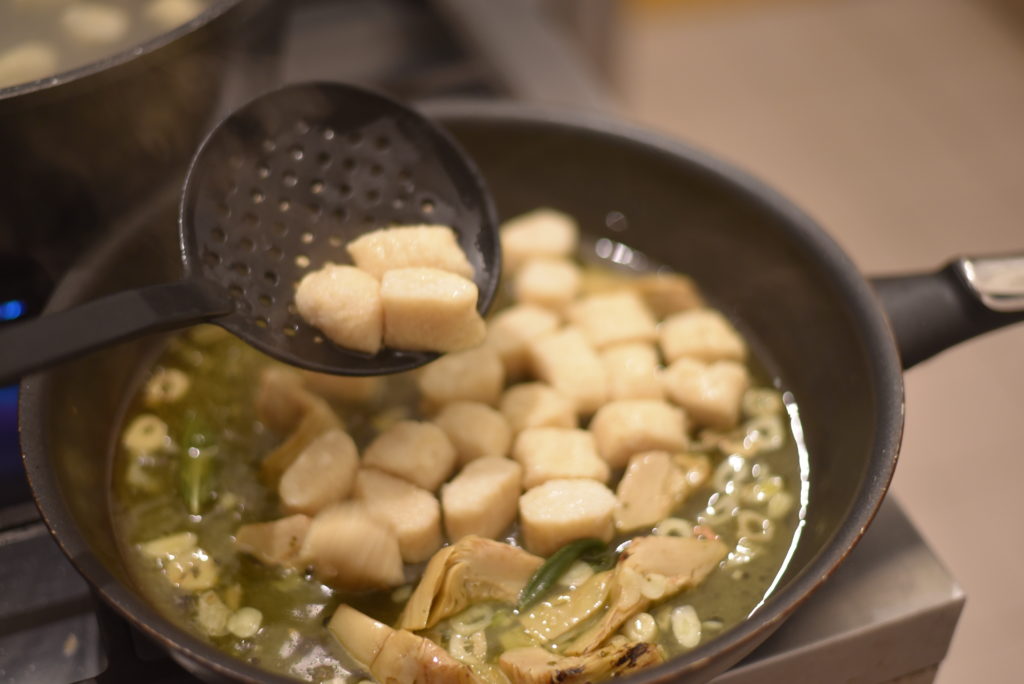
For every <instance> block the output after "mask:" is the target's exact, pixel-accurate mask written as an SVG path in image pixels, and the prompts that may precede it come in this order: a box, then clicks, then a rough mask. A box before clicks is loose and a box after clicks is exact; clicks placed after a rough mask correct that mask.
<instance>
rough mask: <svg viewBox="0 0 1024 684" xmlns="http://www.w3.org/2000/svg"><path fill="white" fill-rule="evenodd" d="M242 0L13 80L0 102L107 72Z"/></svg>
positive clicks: (217, 2)
mask: <svg viewBox="0 0 1024 684" xmlns="http://www.w3.org/2000/svg"><path fill="white" fill-rule="evenodd" d="M243 1H244V0H213V2H212V3H211V5H210V6H209V7H207V8H206V9H204V10H203V11H202V12H200V13H199V14H197V15H196V16H195V17H193V18H192V19H190V20H189V21H187V22H185V23H184V24H181V25H179V26H176V27H175V28H173V29H171V30H170V31H164V32H162V33H158V34H157V35H156V36H154V37H152V38H150V39H149V40H146V41H144V42H142V43H135V44H133V45H131V46H129V47H127V48H125V49H123V50H120V51H118V52H115V53H113V54H111V55H107V56H106V57H102V58H100V59H97V60H95V61H92V62H88V63H86V64H81V65H79V66H77V67H74V68H72V69H67V70H65V71H60V72H57V73H55V74H50V75H49V76H43V77H42V78H37V79H35V80H32V81H25V82H23V83H16V84H14V85H10V86H5V87H0V103H2V102H3V101H5V100H11V99H14V98H17V97H20V96H22V95H28V94H30V93H37V92H42V91H46V90H51V89H53V88H56V87H58V86H62V85H66V84H68V83H72V82H74V81H78V80H81V79H83V78H85V77H87V76H91V75H93V74H98V73H100V72H103V71H107V70H109V69H112V68H114V67H117V66H120V65H122V64H125V63H127V62H131V61H133V60H135V59H138V58H140V57H143V56H144V55H147V54H149V53H151V52H155V51H157V50H159V49H160V48H162V47H164V46H166V45H169V44H171V43H173V42H175V41H176V40H178V39H180V38H183V37H184V36H186V35H188V34H190V33H193V32H194V31H196V30H197V29H199V28H201V27H203V26H205V25H206V24H209V23H210V22H212V21H213V20H214V19H217V18H218V17H220V16H221V15H222V14H225V13H226V12H227V11H228V10H230V9H231V8H232V7H234V6H235V5H237V4H239V3H241V2H243Z"/></svg>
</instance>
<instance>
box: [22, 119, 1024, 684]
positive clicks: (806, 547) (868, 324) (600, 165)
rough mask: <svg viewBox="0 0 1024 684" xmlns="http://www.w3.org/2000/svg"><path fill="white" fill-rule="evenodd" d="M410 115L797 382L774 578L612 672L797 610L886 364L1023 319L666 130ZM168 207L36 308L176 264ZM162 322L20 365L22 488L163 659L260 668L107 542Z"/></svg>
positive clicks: (882, 466) (883, 455) (813, 576)
mask: <svg viewBox="0 0 1024 684" xmlns="http://www.w3.org/2000/svg"><path fill="white" fill-rule="evenodd" d="M428 112H429V113H431V114H433V115H435V116H437V117H438V118H439V119H440V120H441V122H442V123H443V124H444V125H445V126H447V127H448V129H449V130H450V131H451V132H452V133H453V134H454V135H455V136H456V138H457V139H458V140H459V141H460V142H461V143H462V145H463V146H464V147H465V149H466V150H467V151H468V152H469V154H470V156H472V157H473V158H474V160H475V161H476V163H477V164H478V165H479V167H480V169H481V171H482V172H483V175H484V177H485V178H486V180H487V182H488V184H489V186H490V188H491V191H492V192H493V194H494V198H495V201H496V204H497V207H498V211H499V213H500V214H501V215H502V216H511V215H513V214H516V213H518V212H521V211H525V210H528V209H531V208H534V207H536V206H540V205H547V206H553V207H555V208H558V209H561V210H563V211H566V212H568V213H569V214H572V215H574V216H575V217H577V218H578V219H579V221H580V224H581V226H582V227H583V228H584V230H585V231H587V232H588V233H589V234H590V235H591V236H592V237H595V238H606V239H608V240H612V241H615V242H622V243H624V244H627V245H629V246H630V247H631V248H633V249H634V250H638V251H640V252H643V253H644V254H647V255H649V256H650V257H651V258H653V259H656V260H657V261H658V262H661V263H663V264H666V265H668V266H671V267H672V268H674V269H677V270H679V271H682V272H685V273H689V274H690V275H692V276H693V277H695V278H696V279H697V281H698V282H699V283H700V285H701V287H702V288H703V290H704V291H705V292H706V293H707V294H708V296H709V297H710V298H711V299H712V300H713V301H714V303H715V304H716V305H717V306H719V307H721V308H722V309H723V311H724V312H725V313H726V314H727V315H728V316H730V317H731V318H732V319H733V320H734V321H735V322H736V324H737V325H738V326H739V327H740V328H741V329H742V331H743V332H744V333H745V334H746V335H747V337H748V339H750V340H751V343H752V345H753V346H754V347H755V349H756V351H757V352H758V355H759V356H760V358H762V359H764V360H765V361H766V362H767V365H768V368H769V371H770V372H772V373H774V374H775V375H777V376H778V377H779V378H781V381H782V384H783V385H784V386H785V388H786V389H787V390H788V391H790V392H792V393H793V395H794V396H795V398H796V401H797V404H798V406H799V409H800V415H801V420H802V423H803V427H804V432H805V439H806V444H807V448H808V452H809V454H810V490H809V491H810V500H809V508H808V513H807V524H806V527H805V529H804V531H803V535H802V537H801V540H800V543H799V545H798V546H797V549H796V551H795V554H794V556H793V558H792V560H791V562H790V564H789V566H788V570H787V571H786V574H785V575H784V576H783V578H782V581H781V582H780V584H779V585H778V587H777V589H776V591H775V592H774V594H773V595H772V597H771V598H770V599H769V600H767V601H766V602H765V603H764V605H763V606H762V607H761V608H760V609H759V610H758V611H757V612H755V613H754V614H753V615H752V616H751V617H750V618H748V619H747V620H746V622H744V623H743V624H741V625H740V626H738V627H736V628H734V629H732V630H730V631H728V632H726V633H725V634H723V635H722V636H721V637H719V638H718V639H715V640H713V641H711V642H709V643H707V644H705V645H703V646H701V647H700V648H698V649H696V650H694V651H692V652H691V653H689V654H688V655H687V656H686V657H682V658H678V659H675V660H671V661H669V662H667V663H665V664H664V665H662V666H659V667H658V668H655V669H652V670H649V671H645V672H642V673H640V674H638V675H636V676H635V677H634V678H633V679H631V680H630V681H634V682H669V681H671V682H688V683H697V682H705V681H707V680H709V679H711V678H712V677H713V676H714V675H715V674H717V673H719V672H721V671H723V670H724V669H726V668H728V667H729V666H730V665H732V664H733V663H735V662H736V661H737V660H739V659H740V658H741V657H742V656H743V655H744V654H746V653H747V652H749V651H750V650H751V649H753V648H754V647H755V646H756V645H757V644H759V643H760V642H761V641H763V640H764V639H766V638H767V637H768V636H769V635H770V634H771V633H772V632H773V631H774V630H775V629H776V628H777V627H778V626H779V625H780V624H781V623H782V621H783V620H785V619H786V617H787V616H788V615H790V614H791V613H792V612H793V611H794V610H797V609H798V608H799V605H800V604H801V603H802V602H803V601H804V600H805V599H806V598H807V597H808V596H809V595H810V594H811V593H812V592H813V591H814V590H815V589H816V588H817V587H818V586H820V585H821V583H822V582H824V581H826V580H827V578H828V577H829V575H831V573H832V572H833V571H834V570H835V569H836V567H837V566H838V565H839V564H840V563H841V562H842V561H843V559H844V558H845V557H846V556H847V554H848V553H849V552H850V550H851V549H852V548H853V546H854V545H855V544H856V543H857V541H858V540H859V539H860V537H861V535H862V534H863V533H864V531H865V529H866V528H867V526H868V525H869V524H870V522H871V520H872V518H873V517H874V515H875V512H876V511H877V509H878V506H879V504H880V503H881V501H882V498H883V497H884V496H885V493H886V490H887V488H888V485H889V481H890V479H891V477H892V474H893V470H894V468H895V466H896V459H897V453H898V451H899V445H900V437H901V434H902V427H903V375H902V371H903V368H904V367H905V366H909V365H912V364H913V363H916V362H917V361H920V360H922V359H924V358H927V357H928V356H930V355H932V354H934V353H936V352H938V351H940V350H941V349H943V348H945V347H947V346H949V345H951V344H955V343H956V342H958V341H960V340H962V339H966V338H967V337H969V336H972V335H976V334H979V333H981V332H984V331H985V330H989V329H992V328H994V327H998V326H1000V325H1004V324H1007V323H1011V322H1015V321H1017V320H1020V319H1021V318H1024V314H1022V313H1021V311H1020V309H1021V308H1022V307H1020V306H1019V303H1018V300H1016V299H1014V298H1013V294H1014V287H1013V278H1012V277H1010V276H1007V273H1012V271H1007V270H1006V269H1005V267H1007V266H1009V267H1010V268H1012V267H1013V266H1014V265H1015V262H1014V261H1013V260H1009V261H1004V260H962V261H957V262H954V263H953V265H952V266H950V267H948V268H945V269H942V270H940V271H937V272H936V273H933V274H925V275H917V276H907V277H899V278H888V279H885V280H883V281H878V282H876V283H875V285H876V286H877V287H873V286H872V283H869V282H868V281H867V280H865V278H864V277H863V276H862V275H861V274H860V273H859V272H858V271H857V269H856V268H855V267H854V266H853V264H852V263H851V262H850V261H849V259H848V258H847V257H846V256H845V255H844V254H843V252H842V251H841V250H840V249H839V247H838V246H837V245H836V244H835V243H834V242H833V241H832V240H831V239H830V238H829V237H828V236H827V235H826V234H825V233H824V232H823V231H822V230H821V229H820V228H819V227H818V226H817V225H816V224H815V223H814V222H813V221H811V220H810V219H809V218H808V217H807V216H805V215H804V214H802V213H801V212H800V211H799V210H798V209H797V208H795V207H794V206H792V205H791V204H789V203H788V202H787V201H786V200H784V199H783V198H781V197H780V196H778V195H777V194H775V193H774V192H773V191H772V190H771V189H769V188H768V187H766V186H764V185H762V184H761V183H759V182H758V181H756V180H754V179H752V178H750V177H749V176H746V175H745V174H743V173H741V172H739V171H737V170H735V169H733V168H731V167H728V166H726V165H725V164H722V163H721V162H719V161H717V160H716V159H714V158H713V157H710V156H708V155H706V154H704V153H702V152H699V151H696V150H694V149H692V148H690V147H687V146H685V145H682V144H680V143H677V142H674V141H671V140H667V139H665V138H662V137H659V136H656V135H653V134H650V133H647V132H644V131H639V130H636V129H632V128H629V127H627V126H624V125H622V124H619V123H614V122H609V121H606V120H602V119H593V118H589V117H585V116H580V115H571V114H553V113H550V112H542V111H536V110H529V109H524V108H522V107H521V106H518V105H511V104H500V103H480V102H473V103H451V104H441V105H437V106H434V107H432V108H430V109H429V110H428ZM171 206H173V204H169V205H168V209H167V210H166V211H163V212H161V211H154V212H152V213H151V214H150V215H144V216H138V217H135V218H134V220H133V221H131V222H129V223H127V224H126V225H124V226H122V227H121V229H120V230H119V231H118V232H117V233H116V234H115V235H114V236H113V237H112V238H111V239H110V240H109V241H108V242H106V243H105V244H104V245H102V247H101V248H99V249H98V250H97V251H96V252H94V253H92V254H91V255H89V256H88V257H87V258H85V259H83V260H82V261H81V262H80V264H79V265H78V266H77V267H76V268H74V269H73V270H72V272H71V273H70V274H69V275H68V277H67V278H66V279H65V281H64V282H63V283H62V284H61V286H60V287H59V288H58V290H57V292H56V294H55V296H54V298H53V301H52V303H51V307H52V308H53V309H59V308H64V307H68V306H71V305H73V304H76V303H79V302H82V301H85V300H88V299H90V298H93V297H96V296H98V295H100V294H104V293H106V292H110V291H115V290H119V289H124V288H126V287H134V286H139V285H144V284H148V283H151V282H158V281H160V280H167V279H172V278H174V277H176V276H178V275H179V274H178V272H177V269H178V268H179V266H180V265H179V263H178V261H177V259H176V258H175V251H174V249H173V245H174V239H175V223H174V218H175V217H174V212H173V209H171V208H170V207H171ZM889 317H891V319H892V325H891V326H890V323H889ZM894 331H895V334H894ZM162 339H163V338H150V339H146V340H141V341H135V342H131V343H128V344H123V345H121V346H118V347H115V348H111V349H106V350H103V351H101V352H97V353H95V354H92V355H91V356H88V357H85V358H82V359H80V360H77V361H75V362H73V363H68V364H66V365H64V366H61V367H59V368H56V369H53V370H50V371H47V372H45V373H41V374H38V375H35V376H32V377H29V378H27V379H25V381H24V382H23V383H22V388H21V390H22V391H21V407H20V426H21V440H22V448H23V452H24V457H25V464H26V469H27V471H28V474H29V480H30V483H31V486H32V489H33V491H34V493H35V496H36V500H37V503H38V505H39V508H40V510H41V512H42V514H43V517H44V518H45V520H46V522H47V524H48V525H49V526H50V529H51V531H52V532H53V535H54V537H55V538H56V539H57V541H58V542H59V543H60V545H61V546H62V548H63V549H64V551H65V553H66V554H67V555H68V556H69V557H70V558H71V560H72V561H73V562H74V563H75V565H76V566H77V567H78V569H79V570H80V571H81V572H82V574H83V575H84V576H85V577H86V578H87V579H88V580H89V581H90V582H91V583H92V585H93V586H94V587H95V588H96V589H97V591H98V593H99V594H100V595H101V596H102V597H103V598H104V599H105V600H106V601H107V602H108V603H110V604H111V605H112V606H113V607H114V608H115V609H116V610H117V611H118V612H120V613H121V614H122V615H124V616H126V617H127V618H128V619H129V620H131V622H132V623H133V624H134V625H136V626H137V627H138V628H140V629H141V630H142V631H143V632H144V633H146V634H148V635H149V636H151V637H153V638H154V639H156V640H157V641H158V642H159V643H161V644H162V645H163V646H164V647H166V648H167V649H168V651H170V653H171V654H172V655H173V656H174V657H175V658H176V659H177V660H178V661H179V662H181V663H182V664H184V665H185V666H186V667H188V668H189V669H190V670H192V671H194V672H197V673H199V674H200V675H201V676H203V677H205V678H211V679H213V678H216V679H221V678H229V679H239V680H259V679H263V680H269V681H277V679H275V678H274V677H272V676H270V675H267V674H265V673H263V672H261V671H260V670H259V669H257V668H256V667H254V666H252V665H249V664H247V663H243V662H242V661H239V660H236V659H234V658H231V657H230V656H227V655H226V654H224V653H221V652H220V651H218V650H216V649H215V648H214V647H213V646H211V645H209V644H207V643H205V642H203V641H201V640H199V639H197V638H196V637H194V636H192V635H191V634H190V633H188V632H186V631H185V630H183V629H182V628H180V627H178V626H176V625H175V624H174V623H173V622H171V621H170V620H168V619H167V618H165V617H163V616H161V615H160V614H159V613H158V612H157V611H156V610H155V609H153V608H152V607H150V605H149V604H148V603H147V601H146V600H145V599H144V598H143V594H142V592H141V591H140V590H139V589H138V588H137V587H135V586H134V585H133V582H132V580H131V578H130V576H129V573H128V571H127V568H126V567H125V564H124V562H123V560H122V558H121V557H120V555H119V552H118V550H117V547H116V545H115V542H114V529H113V524H112V519H111V515H112V514H111V509H110V503H109V500H108V497H107V495H106V492H107V491H108V490H109V482H110V462H111V458H112V453H113V447H114V445H115V443H116V435H117V429H118V425H119V420H120V418H121V416H122V415H123V412H124V410H125V406H126V402H127V399H128V397H129V395H130V392H131V390H132V389H133V388H134V387H135V386H136V385H135V384H134V383H136V381H137V379H138V377H139V374H140V372H141V371H142V370H143V367H142V361H143V360H144V359H146V358H148V357H149V355H150V354H151V353H152V351H153V350H154V348H155V347H156V346H158V345H159V344H161V341H162Z"/></svg>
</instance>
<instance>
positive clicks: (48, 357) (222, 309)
mask: <svg viewBox="0 0 1024 684" xmlns="http://www.w3.org/2000/svg"><path fill="white" fill-rule="evenodd" d="M232 309H233V306H232V303H231V300H230V299H229V298H228V297H227V295H226V294H225V293H224V292H222V291H221V290H219V289H217V288H216V287H215V286H212V285H210V284H208V283H205V282H202V281H193V280H183V281H180V282H176V283H167V284H165V285H151V286H149V287H144V288H140V289H138V290H128V291H127V292H119V293H117V294H113V295H109V296H107V297H102V298H100V299H96V300H94V301H91V302H88V303H86V304H83V305H81V306H77V307H75V308H73V309H68V310H67V311H59V312H57V313H53V314H49V315H46V316H40V317H39V318H36V319H33V320H31V321H28V322H25V323H18V324H15V325H12V326H11V327H10V328H9V329H3V330H0V385H5V384H8V383H11V382H15V381H17V380H18V379H19V378H20V377H21V376H23V375H26V374H28V373H31V372H32V371H34V370H37V369H39V368H43V367H45V366H50V365H52V364H55V363H59V362H61V361H65V360H67V359H70V358H73V357H75V356H80V355H82V354H85V353H86V352H89V351H92V350H93V349H97V348H98V347H102V346H105V345H108V344H113V343H115V342H119V341H121V340H124V339H128V338H131V337H137V336H139V335H142V334H145V333H151V332H160V331H162V330H172V329H175V328H181V327H184V326H186V325H189V324H192V323H199V322H201V321H205V320H209V319H210V318H214V317H216V316H221V315H224V314H226V313H229V312H230V311H231V310H232Z"/></svg>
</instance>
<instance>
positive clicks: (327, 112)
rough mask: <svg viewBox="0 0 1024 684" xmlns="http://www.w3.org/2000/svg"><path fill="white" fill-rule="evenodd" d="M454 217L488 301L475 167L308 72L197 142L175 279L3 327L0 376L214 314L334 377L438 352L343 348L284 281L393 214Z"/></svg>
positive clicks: (280, 353)
mask: <svg viewBox="0 0 1024 684" xmlns="http://www.w3.org/2000/svg"><path fill="white" fill-rule="evenodd" d="M416 223H436V224H443V225H447V226H451V227H452V228H453V229H454V230H455V232H456V234H457V236H458V241H459V245H460V246H461V247H462V249H463V251H465V252H466V255H467V257H468V258H469V262H470V263H471V264H472V265H473V268H474V272H475V276H474V280H475V282H476V285H477V288H478V290H479V299H478V301H477V309H478V310H479V311H480V313H481V314H483V313H484V312H486V310H487V307H488V306H489V305H490V302H491V299H492V298H493V295H494V291H495V289H496V287H497V282H498V276H499V270H500V256H499V250H500V247H499V242H498V235H497V218H496V213H495V210H494V206H493V204H492V202H491V200H490V196H489V195H488V193H487V190H486V188H485V186H484V183H483V180H482V179H481V177H480V175H479V173H478V172H477V170H476V168H475V167H474V165H473V164H472V162H471V161H469V160H468V159H467V158H466V156H465V155H464V154H463V153H462V151H461V150H460V149H459V148H458V146H457V145H456V144H455V143H454V141H453V140H452V139H451V138H450V137H449V136H448V135H447V134H446V133H445V132H443V131H442V130H440V129H439V128H438V127H437V126H435V125H434V124H433V123H431V122H430V121H429V120H428V119H426V118H424V117H423V116H422V115H420V114H418V113H417V112H415V111H414V110H412V109H409V108H408V107H405V106H403V105H400V104H398V103H396V102H393V101H391V100H389V99H387V98H385V97H382V96H380V95H377V94H375V93H371V92H369V91H366V90H363V89H361V88H356V87H353V86H348V85H342V84H333V83H306V84H298V85H292V86H287V87H285V88H282V89H279V90H276V91H273V92H271V93H269V94H267V95H264V96H262V97H259V98H257V99H256V100H253V101H252V102H250V103H249V104H247V105H245V106H244V107H242V108H241V109H239V110H237V111H236V112H234V113H233V114H231V115H230V116H228V117H227V118H226V119H225V120H224V121H223V122H221V124H220V125H219V126H217V128H216V129H214V130H213V132H212V133H211V134H210V135H209V137H208V138H207V139H206V140H205V141H204V142H203V144H202V146H201V147H200V148H199V151H198V152H197V153H196V156H195V158H194V159H193V160H192V165H191V167H190V169H189V172H188V175H187V177H186V180H185V188H184V192H183V194H182V200H181V213H180V217H179V235H180V247H181V260H182V264H183V267H184V273H185V277H184V278H183V279H182V280H180V281H178V282H174V283H167V284H163V285H153V286H150V287H146V288H142V289H138V290H131V291H127V292H121V293H118V294H114V295H110V296H108V297H105V298H102V299H97V300H95V301H92V302H89V303H87V304H84V305H82V306H79V307H76V308H74V309H70V310H67V311H62V312H58V313H54V314H49V315H46V316H42V317H40V318H37V319H35V320H32V321H29V322H26V323H22V324H18V325H14V326H11V327H10V328H9V329H6V330H3V331H0V384H4V383H6V382H9V381H13V380H15V379H17V378H18V377H20V376H21V375H24V374H26V373H29V372H31V371H33V370H36V369H38V368H42V367H45V366H48V365H51V364H54V363H57V362H59V361H63V360H65V359H68V358H71V357H74V356H77V355H80V354H83V353H85V352H88V351H90V350H92V349H95V348H97V347H101V346H104V345H108V344H112V343H115V342H117V341H120V340H123V339H126V338H130V337H134V336H137V335H141V334H143V333H148V332H155V331H160V330H169V329H174V328H179V327H183V326H187V325H190V324H193V323H199V322H202V321H209V322H212V323H216V324H217V325H220V326H223V327H224V328H226V329H227V330H229V331H231V332H232V333H234V334H235V335H237V336H239V337H240V338H242V339H243V340H245V341H246V342H248V343H249V344H251V345H253V346H255V347H257V348H258V349H260V350H262V351H264V352H266V353H267V354H269V355H271V356H273V357H276V358H277V359H280V360H281V361H284V362H286V363H289V364H292V365H295V366H301V367H304V368H309V369H311V370H316V371H321V372H327V373H335V374H339V375H380V374H386V373H395V372H399V371H404V370H410V369H412V368H415V367H417V366H420V365H422V364H424V363H427V362H428V361H431V360H433V359H435V358H437V354H432V353H426V352H404V351H400V350H393V349H383V350H382V351H381V352H380V353H378V354H376V355H373V356H370V355H367V354H363V353H360V352H357V351H351V350H347V349H343V348H341V347H338V346H336V345H334V344H332V343H331V342H330V341H328V340H326V339H324V338H323V336H322V335H321V334H320V333H319V331H318V330H316V329H315V328H313V327H311V326H309V325H308V324H306V323H305V322H304V321H303V320H302V319H301V317H300V316H299V315H298V314H297V313H296V310H295V307H294V305H293V297H294V292H295V285H296V284H297V283H298V281H299V280H300V279H301V278H302V276H303V275H305V274H306V273H307V272H309V271H310V270H315V269H317V268H320V267H321V266H323V265H324V264H325V263H327V262H330V261H333V262H335V263H345V262H348V261H349V259H348V256H347V253H346V251H345V244H346V243H347V242H348V241H349V240H351V239H353V238H355V237H357V236H358V235H360V234H362V233H364V232H366V231H368V230H372V229H375V228H379V227H383V226H387V225H394V224H416Z"/></svg>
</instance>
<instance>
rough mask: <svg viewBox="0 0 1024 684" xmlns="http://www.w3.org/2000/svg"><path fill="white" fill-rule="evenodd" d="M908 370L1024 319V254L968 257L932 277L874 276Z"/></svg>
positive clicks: (930, 275)
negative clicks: (953, 348) (945, 350)
mask: <svg viewBox="0 0 1024 684" xmlns="http://www.w3.org/2000/svg"><path fill="white" fill-rule="evenodd" d="M871 283H872V285H873V286H874V288H875V291H876V292H877V293H878V296H879V297H880V298H881V300H882V306H883V308H884V309H885V312H886V314H887V315H888V317H889V323H890V325H891V326H892V329H893V333H894V334H895V336H896V344H897V346H898V347H899V351H900V357H901V358H902V360H903V367H904V368H910V367H911V366H914V365H916V364H918V363H920V362H921V361H924V360H926V359H929V358H931V357H932V356H934V355H935V354H938V353H939V352H940V351H943V350H944V349H948V348H949V347H952V346H953V345H954V344H957V343H959V342H963V341H964V340H967V339H970V338H972V337H975V336H977V335H981V334H982V333H986V332H988V331H990V330H995V329H996V328H1001V327H1003V326H1004V325H1009V324H1011V323H1017V322H1019V321H1024V255H1014V256H997V257H963V258H960V259H957V260H955V261H953V262H951V263H950V264H948V265H947V266H945V267H944V268H942V269H940V270H938V271H935V272H932V273H919V274H913V275H903V276H887V277H881V278H872V280H871Z"/></svg>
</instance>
